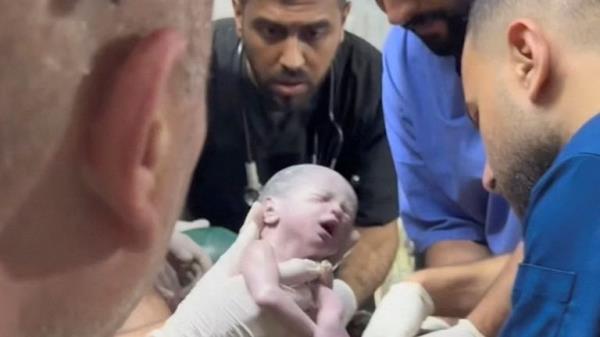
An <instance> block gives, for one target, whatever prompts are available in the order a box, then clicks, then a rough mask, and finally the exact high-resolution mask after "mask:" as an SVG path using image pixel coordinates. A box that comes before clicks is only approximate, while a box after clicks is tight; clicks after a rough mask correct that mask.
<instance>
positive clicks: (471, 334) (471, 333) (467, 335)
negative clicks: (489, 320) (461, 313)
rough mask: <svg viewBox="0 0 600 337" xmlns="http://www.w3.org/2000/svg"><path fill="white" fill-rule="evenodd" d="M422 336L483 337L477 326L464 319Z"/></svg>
mask: <svg viewBox="0 0 600 337" xmlns="http://www.w3.org/2000/svg"><path fill="white" fill-rule="evenodd" d="M423 337H485V336H484V335H483V334H482V333H481V332H479V330H477V328H476V327H475V326H474V325H473V323H471V321H469V320H466V319H461V320H460V321H458V324H456V325H455V326H453V327H451V328H450V329H446V330H440V331H436V332H432V333H428V334H427V335H424V336H423Z"/></svg>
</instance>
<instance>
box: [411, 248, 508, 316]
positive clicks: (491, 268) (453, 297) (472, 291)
mask: <svg viewBox="0 0 600 337" xmlns="http://www.w3.org/2000/svg"><path fill="white" fill-rule="evenodd" d="M509 258H510V255H504V256H499V257H495V258H487V259H484V260H481V261H477V262H471V263H465V264H462V265H455V266H446V267H438V268H429V269H424V270H421V271H418V272H416V273H414V274H413V275H411V276H410V277H409V279H408V281H413V282H417V283H419V284H421V285H422V286H423V287H424V288H425V290H427V292H428V293H429V295H430V296H431V298H432V299H433V302H434V304H435V315H438V316H444V317H465V316H466V315H467V314H468V313H469V312H471V311H472V310H473V309H474V308H475V306H476V305H477V303H479V301H480V300H481V298H482V297H483V296H484V295H485V294H486V291H487V290H488V289H489V287H490V286H491V285H492V283H493V282H494V280H496V278H497V277H498V275H499V274H500V271H501V270H502V268H504V266H505V265H506V263H507V261H508V260H509Z"/></svg>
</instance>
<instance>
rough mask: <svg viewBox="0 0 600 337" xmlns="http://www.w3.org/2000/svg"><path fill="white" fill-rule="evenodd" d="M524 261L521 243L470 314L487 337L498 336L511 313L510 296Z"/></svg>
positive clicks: (474, 322)
mask: <svg viewBox="0 0 600 337" xmlns="http://www.w3.org/2000/svg"><path fill="white" fill-rule="evenodd" d="M522 261H523V244H520V245H519V247H518V248H517V249H516V251H515V252H514V254H513V255H512V256H511V257H510V260H509V261H508V263H507V264H506V266H505V267H504V269H503V270H502V272H501V273H500V276H499V277H498V279H497V280H496V281H495V282H494V284H493V285H492V287H491V288H490V289H489V291H488V292H487V294H486V295H485V296H484V298H483V299H482V300H481V301H480V302H479V304H478V305H477V306H476V307H475V309H474V310H473V312H472V313H471V314H470V315H469V317H468V318H469V320H470V321H471V322H472V323H473V324H474V325H475V326H476V327H477V328H478V329H479V331H481V332H482V333H483V334H484V335H485V336H487V337H494V336H497V335H498V333H499V332H500V329H501V328H502V325H503V323H504V321H505V320H506V318H507V317H508V315H509V313H510V308H511V304H510V298H511V292H512V288H513V285H514V282H515V278H516V275H517V271H518V268H519V264H520V263H521V262H522Z"/></svg>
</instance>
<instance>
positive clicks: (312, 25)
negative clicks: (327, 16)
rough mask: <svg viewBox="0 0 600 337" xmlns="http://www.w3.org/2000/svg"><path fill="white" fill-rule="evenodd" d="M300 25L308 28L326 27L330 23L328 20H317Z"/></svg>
mask: <svg viewBox="0 0 600 337" xmlns="http://www.w3.org/2000/svg"><path fill="white" fill-rule="evenodd" d="M302 26H304V27H310V28H326V27H329V26H331V23H330V22H329V21H328V20H319V21H315V22H309V23H305V24H303V25H302Z"/></svg>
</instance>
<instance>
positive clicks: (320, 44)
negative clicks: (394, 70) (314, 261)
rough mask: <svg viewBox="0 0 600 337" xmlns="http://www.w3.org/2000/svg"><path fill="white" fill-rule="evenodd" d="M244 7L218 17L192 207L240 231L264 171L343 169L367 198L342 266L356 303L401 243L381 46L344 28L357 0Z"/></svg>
mask: <svg viewBox="0 0 600 337" xmlns="http://www.w3.org/2000/svg"><path fill="white" fill-rule="evenodd" d="M233 6H234V10H235V18H234V19H224V20H220V21H217V22H216V23H215V27H214V38H213V39H214V40H213V59H212V67H211V74H210V75H211V79H210V82H209V98H208V111H209V129H208V137H207V143H206V146H205V149H204V153H203V156H202V160H201V161H200V162H199V163H198V167H197V169H196V172H195V174H194V180H193V184H192V187H191V190H190V194H189V197H188V202H187V212H188V215H189V216H191V217H192V218H206V219H208V220H209V221H210V222H211V225H212V226H222V227H226V228H229V229H231V230H234V231H237V230H238V229H239V226H240V225H241V224H242V223H243V219H244V216H245V214H246V212H247V211H248V204H249V203H251V202H252V200H253V198H254V197H255V196H256V193H257V191H258V190H259V189H260V182H265V181H267V180H268V179H269V178H270V177H271V176H272V175H273V174H274V173H276V172H277V171H279V170H281V169H283V168H285V167H288V166H291V165H295V164H299V163H317V164H319V165H324V166H329V167H332V168H334V169H335V170H336V171H338V172H339V173H341V174H342V175H343V176H344V177H345V178H346V179H348V180H349V181H350V182H351V183H352V185H353V186H354V188H355V190H356V193H357V195H358V198H359V211H358V216H357V224H356V225H357V226H359V227H360V228H361V239H360V240H359V243H358V244H357V245H356V247H355V248H354V250H353V252H352V254H351V255H350V256H349V257H348V258H347V259H346V262H345V263H344V264H343V265H342V267H341V269H340V271H339V273H338V276H339V278H340V279H341V280H342V281H343V282H342V284H344V285H345V288H346V289H347V291H346V296H344V295H342V297H345V298H344V300H345V301H346V303H348V305H349V307H353V306H354V307H356V304H359V305H360V304H361V303H363V302H364V301H365V300H366V299H367V298H368V297H369V296H371V295H372V294H373V292H374V291H375V289H376V288H377V287H378V286H379V285H380V284H381V283H382V282H383V280H384V278H385V276H386V275H387V272H388V270H389V268H390V266H391V263H392V261H393V258H394V256H395V252H396V249H397V246H398V239H397V238H398V233H397V226H396V219H397V217H398V202H397V200H398V199H397V198H398V197H397V187H396V177H395V172H394V167H393V163H392V159H391V155H390V150H389V145H388V141H387V138H386V134H385V128H384V124H383V114H382V107H381V55H380V53H379V52H378V51H377V50H376V49H375V48H374V47H373V46H371V45H370V44H369V43H367V42H366V41H364V40H362V39H361V38H359V37H357V36H355V35H353V34H351V33H348V32H345V31H344V28H343V27H344V22H345V20H346V17H347V15H348V13H349V11H350V4H349V3H348V1H344V0H285V1H284V0H234V1H233Z"/></svg>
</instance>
